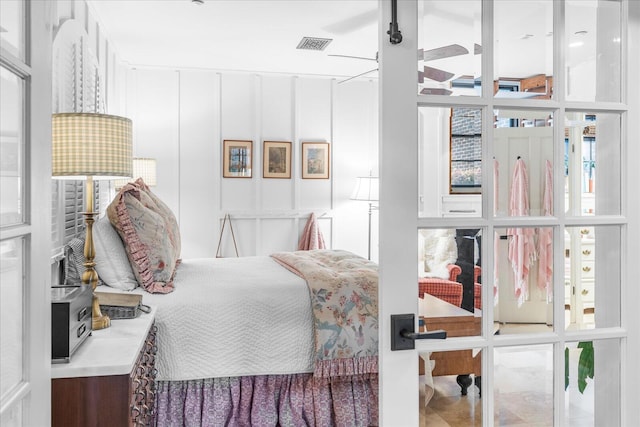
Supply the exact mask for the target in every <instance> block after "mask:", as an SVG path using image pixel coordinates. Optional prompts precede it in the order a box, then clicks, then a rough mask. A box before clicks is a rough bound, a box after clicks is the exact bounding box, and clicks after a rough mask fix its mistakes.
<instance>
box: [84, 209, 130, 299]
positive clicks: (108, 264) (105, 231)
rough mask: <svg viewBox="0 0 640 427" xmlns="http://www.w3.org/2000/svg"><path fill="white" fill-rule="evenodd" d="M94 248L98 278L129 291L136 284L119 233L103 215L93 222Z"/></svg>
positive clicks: (107, 283)
mask: <svg viewBox="0 0 640 427" xmlns="http://www.w3.org/2000/svg"><path fill="white" fill-rule="evenodd" d="M93 242H94V245H95V248H96V257H95V259H94V261H95V263H96V267H95V269H96V271H97V272H98V276H99V277H100V279H101V280H102V281H103V282H104V283H105V284H106V285H108V286H111V287H112V288H116V289H120V290H123V291H131V290H133V289H135V288H136V287H137V286H138V281H137V280H136V276H135V275H134V274H133V270H132V269H131V264H130V263H129V258H127V252H126V251H125V249H124V244H123V243H122V239H121V238H120V235H119V234H118V232H117V231H116V229H115V228H113V226H112V225H111V222H109V218H108V217H107V216H106V215H105V216H103V217H102V218H100V219H99V220H98V221H96V222H95V224H93Z"/></svg>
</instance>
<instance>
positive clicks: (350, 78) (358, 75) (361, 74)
mask: <svg viewBox="0 0 640 427" xmlns="http://www.w3.org/2000/svg"><path fill="white" fill-rule="evenodd" d="M374 71H378V69H377V68H374V69H373V70H369V71H365V72H364V73H360V74H356V75H355V76H352V77H349V78H348V79H344V80H341V81H339V82H338V84H341V83H345V82H348V81H349V80H353V79H355V78H358V77H362V76H364V75H367V74H369V73H373V72H374Z"/></svg>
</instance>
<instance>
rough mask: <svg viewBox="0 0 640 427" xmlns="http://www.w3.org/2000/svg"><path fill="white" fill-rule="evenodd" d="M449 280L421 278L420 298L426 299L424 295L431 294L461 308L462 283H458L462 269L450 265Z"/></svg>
mask: <svg viewBox="0 0 640 427" xmlns="http://www.w3.org/2000/svg"><path fill="white" fill-rule="evenodd" d="M447 269H448V270H449V279H448V280H447V279H441V278H439V277H420V278H419V279H418V297H419V298H424V294H425V293H427V294H430V295H433V296H434V297H437V298H440V299H441V300H444V301H446V302H448V303H450V304H453V305H455V306H456V307H460V306H461V305H462V283H459V282H457V281H456V279H457V278H458V275H459V274H460V273H461V272H462V269H461V268H460V267H459V266H457V265H455V264H448V265H447Z"/></svg>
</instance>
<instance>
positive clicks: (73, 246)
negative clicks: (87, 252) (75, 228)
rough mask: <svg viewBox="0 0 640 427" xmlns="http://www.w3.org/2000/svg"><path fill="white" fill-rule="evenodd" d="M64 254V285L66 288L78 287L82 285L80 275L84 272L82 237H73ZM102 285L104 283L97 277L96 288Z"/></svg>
mask: <svg viewBox="0 0 640 427" xmlns="http://www.w3.org/2000/svg"><path fill="white" fill-rule="evenodd" d="M64 253H65V258H66V260H65V272H64V284H65V285H67V286H77V285H80V284H81V283H82V275H83V274H84V271H85V267H84V262H85V257H84V237H83V238H79V237H74V238H73V239H71V240H70V241H69V243H67V245H66V247H65V251H64ZM94 262H95V259H94ZM94 268H95V267H94ZM96 272H97V270H96ZM98 276H99V275H98ZM103 284H104V283H103V282H102V280H101V279H100V277H98V286H100V285H103Z"/></svg>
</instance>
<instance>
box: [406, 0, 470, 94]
mask: <svg viewBox="0 0 640 427" xmlns="http://www.w3.org/2000/svg"><path fill="white" fill-rule="evenodd" d="M420 10H422V12H423V14H422V19H421V20H419V21H418V48H419V50H418V92H419V93H421V94H426V95H445V96H449V95H451V96H479V95H480V74H481V69H482V46H481V43H482V30H481V29H482V23H481V15H482V13H481V12H482V10H481V1H480V0H459V1H449V0H423V1H422V3H421V4H420Z"/></svg>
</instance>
